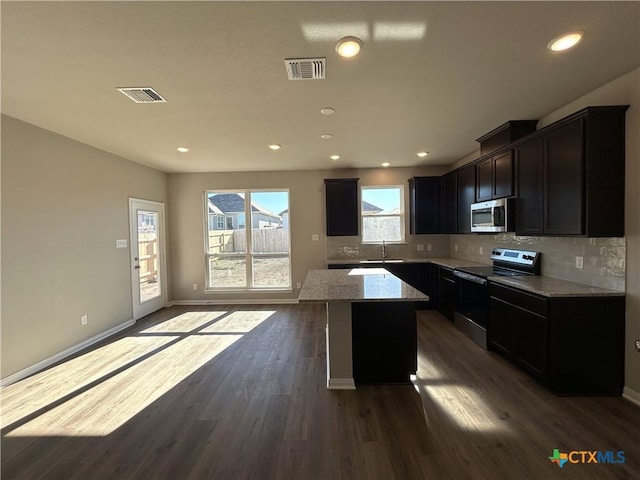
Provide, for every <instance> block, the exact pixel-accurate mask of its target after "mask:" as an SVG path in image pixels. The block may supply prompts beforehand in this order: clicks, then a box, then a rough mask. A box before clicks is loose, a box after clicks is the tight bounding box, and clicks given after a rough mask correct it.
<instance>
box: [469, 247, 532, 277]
mask: <svg viewBox="0 0 640 480" xmlns="http://www.w3.org/2000/svg"><path fill="white" fill-rule="evenodd" d="M491 260H493V266H486V267H459V268H457V269H456V270H459V271H461V272H465V273H468V274H470V275H475V276H478V277H482V278H486V277H489V276H491V275H498V276H503V277H507V276H517V275H540V252H533V251H529V250H514V249H510V248H494V249H493V251H492V252H491Z"/></svg>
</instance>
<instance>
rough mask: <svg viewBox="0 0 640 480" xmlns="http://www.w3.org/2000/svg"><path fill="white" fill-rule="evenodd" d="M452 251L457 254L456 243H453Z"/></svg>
mask: <svg viewBox="0 0 640 480" xmlns="http://www.w3.org/2000/svg"><path fill="white" fill-rule="evenodd" d="M453 251H454V252H457V251H458V244H457V243H454V244H453Z"/></svg>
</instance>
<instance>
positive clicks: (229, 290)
mask: <svg viewBox="0 0 640 480" xmlns="http://www.w3.org/2000/svg"><path fill="white" fill-rule="evenodd" d="M204 293H205V294H207V295H215V294H217V293H221V294H228V293H293V289H292V288H215V289H214V288H208V289H205V290H204Z"/></svg>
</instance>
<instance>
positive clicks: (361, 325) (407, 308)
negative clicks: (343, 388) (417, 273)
mask: <svg viewBox="0 0 640 480" xmlns="http://www.w3.org/2000/svg"><path fill="white" fill-rule="evenodd" d="M351 330H352V348H353V380H354V381H355V383H356V384H367V383H409V382H410V381H411V379H410V376H411V375H414V374H415V373H416V371H417V369H418V343H417V342H418V337H417V332H416V314H415V306H414V304H413V302H354V303H353V304H352V305H351Z"/></svg>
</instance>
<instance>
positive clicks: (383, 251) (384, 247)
mask: <svg viewBox="0 0 640 480" xmlns="http://www.w3.org/2000/svg"><path fill="white" fill-rule="evenodd" d="M385 258H387V244H386V243H385V241H384V240H382V259H383V260H384V259H385Z"/></svg>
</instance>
